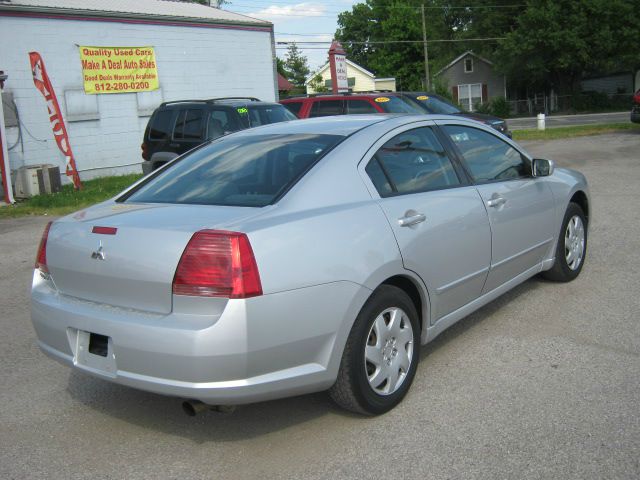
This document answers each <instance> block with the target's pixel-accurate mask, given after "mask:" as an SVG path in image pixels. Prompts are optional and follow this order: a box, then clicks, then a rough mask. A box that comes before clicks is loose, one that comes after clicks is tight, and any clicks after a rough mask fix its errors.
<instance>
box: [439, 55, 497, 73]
mask: <svg viewBox="0 0 640 480" xmlns="http://www.w3.org/2000/svg"><path fill="white" fill-rule="evenodd" d="M467 55H472V56H474V57H476V58H477V59H479V60H482V61H483V62H485V63H488V64H489V65H493V62H491V61H489V60H487V59H486V58H484V57H481V56H480V55H478V54H477V53H473V52H472V51H471V50H467V51H466V52H464V53H463V54H462V55H460V56H458V57H456V58H454V59H453V60H452V61H451V62H450V63H449V64H448V65H447V66H445V67H443V68H441V69H440V70H438V72H437V73H436V74H435V75H434V77H437V76H438V75H440V74H441V73H442V72H444V71H445V70H446V69H448V68H451V67H453V66H454V65H455V64H456V63H458V62H459V61H460V60H462V59H463V58H464V57H466V56H467Z"/></svg>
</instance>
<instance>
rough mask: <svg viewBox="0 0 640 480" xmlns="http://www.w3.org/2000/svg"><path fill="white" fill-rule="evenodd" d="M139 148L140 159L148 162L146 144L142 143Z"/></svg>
mask: <svg viewBox="0 0 640 480" xmlns="http://www.w3.org/2000/svg"><path fill="white" fill-rule="evenodd" d="M140 148H141V149H142V158H144V159H145V160H149V151H148V149H147V143H146V142H142V145H140Z"/></svg>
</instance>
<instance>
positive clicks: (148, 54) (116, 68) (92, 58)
mask: <svg viewBox="0 0 640 480" xmlns="http://www.w3.org/2000/svg"><path fill="white" fill-rule="evenodd" d="M79 48H80V61H81V62H82V78H83V80H84V91H85V93H89V94H97V93H129V92H148V91H150V90H157V89H158V88H159V87H160V82H159V80H158V66H157V63H156V55H155V52H154V51H153V47H82V46H81V47H79Z"/></svg>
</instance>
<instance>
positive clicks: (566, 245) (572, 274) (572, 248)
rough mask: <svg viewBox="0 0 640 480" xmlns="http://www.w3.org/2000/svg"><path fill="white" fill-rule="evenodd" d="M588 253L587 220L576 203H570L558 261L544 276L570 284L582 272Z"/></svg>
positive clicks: (562, 231) (563, 223) (564, 221)
mask: <svg viewBox="0 0 640 480" xmlns="http://www.w3.org/2000/svg"><path fill="white" fill-rule="evenodd" d="M586 253H587V219H586V217H585V215H584V212H583V211H582V208H580V205H578V204H576V203H570V204H569V206H568V207H567V211H566V212H565V214H564V220H563V222H562V230H561V231H560V238H558V246H557V248H556V260H555V262H554V264H553V267H552V268H551V270H548V271H546V272H543V274H542V275H543V276H544V277H545V278H547V279H548V280H553V281H554V282H570V281H571V280H573V279H574V278H576V277H577V276H578V275H580V272H581V271H582V266H583V265H584V259H585V255H586Z"/></svg>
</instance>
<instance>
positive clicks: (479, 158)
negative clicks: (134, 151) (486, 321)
mask: <svg viewBox="0 0 640 480" xmlns="http://www.w3.org/2000/svg"><path fill="white" fill-rule="evenodd" d="M589 214H590V206H589V190H588V187H587V182H586V180H585V178H584V176H583V175H581V174H580V173H578V172H576V171H573V170H567V169H561V168H554V164H553V162H552V161H550V160H544V159H533V158H532V157H531V156H530V155H528V154H527V153H526V152H525V151H524V150H522V147H520V146H519V145H517V144H516V143H514V142H513V141H511V140H509V139H507V138H505V137H504V136H503V135H500V134H498V133H497V132H496V131H495V130H493V129H491V128H490V127H487V126H485V125H482V124H480V123H478V122H475V121H471V120H468V119H466V118H462V117H460V116H443V115H430V116H426V115H396V116H381V115H359V116H350V117H349V116H344V117H342V118H336V117H332V118H316V119H310V120H307V121H304V122H287V123H279V124H273V125H267V126H263V127H260V128H256V129H249V130H244V131H240V132H236V133H234V134H231V135H227V136H225V137H222V138H219V139H218V140H214V141H213V142H210V143H208V144H206V145H203V146H201V147H199V148H197V149H194V150H193V151H191V152H190V153H187V154H186V155H183V156H182V157H180V158H179V159H177V160H175V161H174V162H172V163H171V164H170V165H167V166H166V167H165V168H164V169H162V170H160V171H158V172H156V173H155V174H153V175H149V176H147V177H144V178H143V179H141V180H140V181H138V182H137V183H136V184H134V185H133V186H131V187H130V188H129V189H127V190H125V191H124V192H123V193H121V194H119V195H118V196H116V197H115V198H113V199H111V200H109V201H106V202H103V203H101V204H98V205H95V206H93V207H90V208H87V209H85V210H82V211H81V212H78V213H76V214H72V215H69V216H66V217H63V218H61V219H58V220H55V221H54V222H53V223H49V224H48V225H47V227H46V229H45V231H44V234H43V237H42V242H41V244H40V247H39V249H38V253H37V258H36V265H35V270H34V274H33V285H32V291H31V307H32V308H31V318H32V321H33V325H34V327H35V331H36V334H37V337H38V344H39V345H40V347H41V349H42V350H43V351H44V352H45V353H47V354H48V355H50V356H51V357H53V358H54V359H56V360H58V361H60V362H62V363H63V364H66V365H68V366H70V367H73V368H75V369H78V370H81V371H84V372H87V373H89V374H91V375H94V376H96V377H100V378H103V379H105V380H109V381H111V382H115V383H119V384H122V385H128V386H131V387H135V388H139V389H142V390H148V391H151V392H156V393H161V394H166V395H173V396H178V397H182V398H186V399H189V400H188V401H186V402H185V403H184V407H185V410H186V411H187V412H189V413H191V414H195V412H196V411H198V410H200V409H202V408H207V407H208V405H233V404H241V403H249V402H256V401H260V400H267V399H273V398H280V397H287V396H291V395H299V394H303V393H309V392H316V391H321V390H326V389H328V390H329V393H330V395H331V397H332V398H333V399H334V400H335V401H336V402H337V403H338V404H339V405H341V406H343V407H344V408H347V409H350V410H353V411H355V412H359V413H363V414H380V413H383V412H386V411H388V410H389V409H391V408H393V407H394V406H396V405H397V404H398V403H399V402H400V401H401V400H402V398H403V397H404V396H405V394H406V393H407V391H408V390H409V387H410V385H411V382H412V380H413V378H414V375H415V372H416V367H417V364H418V361H419V358H420V351H419V347H420V345H422V344H425V343H427V342H429V341H431V340H433V339H434V338H436V337H437V336H438V335H439V334H440V333H441V332H442V331H443V330H444V329H446V328H447V327H449V326H451V325H452V324H454V323H455V322H457V321H458V320H460V319H461V318H463V317H464V316H466V315H468V314H469V313H471V312H473V311H474V310H476V309H478V308H480V307H481V306H483V305H485V304H486V303H488V302H490V301H492V300H493V299H495V298H497V297H498V296H500V295H501V294H503V293H504V292H506V291H508V290H509V289H511V288H513V287H514V286H516V285H518V284H520V283H522V282H524V281H525V280H527V279H528V278H530V277H532V276H534V275H536V274H538V273H541V272H544V275H545V276H546V277H547V278H550V279H552V280H556V281H563V282H565V281H570V280H573V279H575V278H576V277H577V276H578V275H579V274H580V271H581V269H582V267H583V264H584V260H585V254H586V248H587V227H588V224H589ZM203 402H204V403H203Z"/></svg>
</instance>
